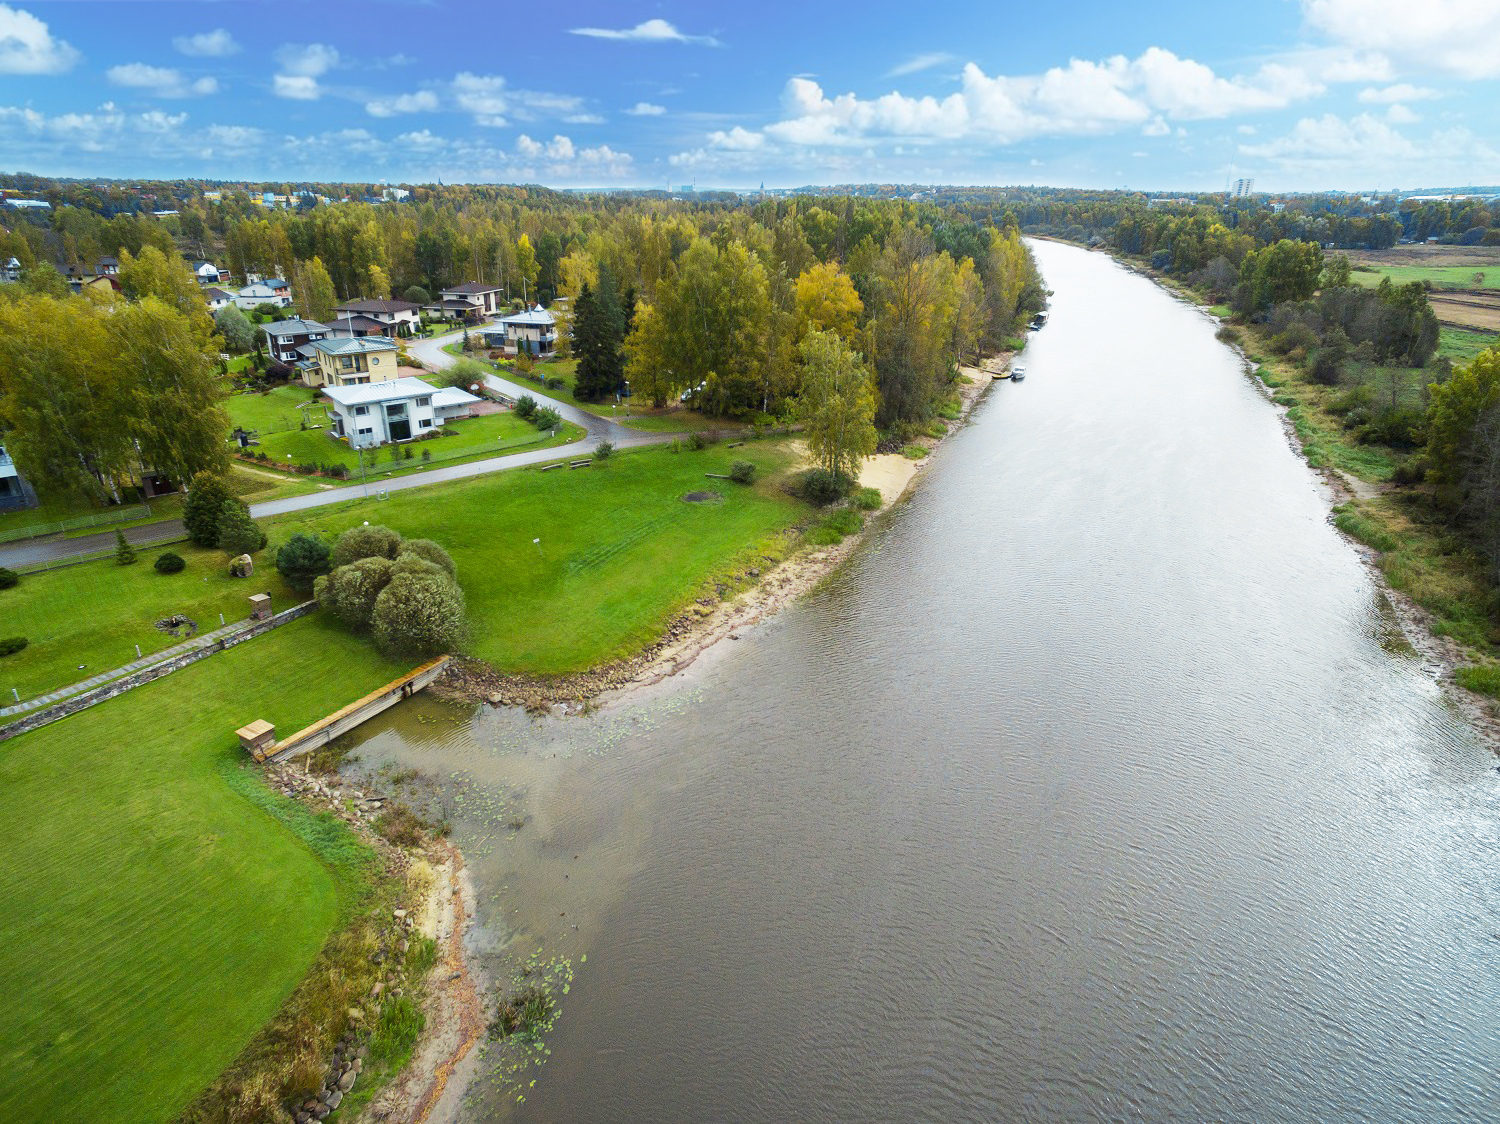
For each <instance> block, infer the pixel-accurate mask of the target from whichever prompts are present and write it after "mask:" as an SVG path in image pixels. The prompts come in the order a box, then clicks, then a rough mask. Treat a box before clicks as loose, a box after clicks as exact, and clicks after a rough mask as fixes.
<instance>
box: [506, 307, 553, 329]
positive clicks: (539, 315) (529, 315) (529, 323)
mask: <svg viewBox="0 0 1500 1124" xmlns="http://www.w3.org/2000/svg"><path fill="white" fill-rule="evenodd" d="M500 323H502V324H515V325H517V326H519V327H525V328H547V327H551V326H552V325H553V324H556V323H557V320H556V318H554V317H553V315H552V313H550V312H548V311H547V310H546V309H545V308H540V307H538V308H528V309H527V310H526V311H525V312H517V313H516V314H515V315H513V316H502V317H500Z"/></svg>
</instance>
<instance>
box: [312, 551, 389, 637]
mask: <svg viewBox="0 0 1500 1124" xmlns="http://www.w3.org/2000/svg"><path fill="white" fill-rule="evenodd" d="M395 573H396V564H395V563H394V562H392V561H391V560H390V559H389V558H379V557H373V556H372V557H369V558H360V559H358V560H356V561H354V562H350V563H349V564H348V565H347V566H340V567H338V568H337V569H335V570H334V571H333V572H332V573H330V574H328V575H327V576H326V577H321V578H318V579H317V580H316V581H314V582H313V594H314V596H316V597H317V599H318V601H319V603H320V604H323V605H326V606H327V607H328V608H330V609H332V610H333V611H334V614H335V615H336V616H337V617H338V618H339V620H341V621H343V622H344V623H345V624H347V625H348V626H349V627H350V628H355V629H360V628H368V627H369V626H370V623H371V621H372V620H373V618H374V615H375V603H376V601H378V600H379V598H380V595H381V594H382V593H384V592H385V589H386V587H387V586H388V585H389V584H390V582H391V579H392V578H393V577H394V576H395Z"/></svg>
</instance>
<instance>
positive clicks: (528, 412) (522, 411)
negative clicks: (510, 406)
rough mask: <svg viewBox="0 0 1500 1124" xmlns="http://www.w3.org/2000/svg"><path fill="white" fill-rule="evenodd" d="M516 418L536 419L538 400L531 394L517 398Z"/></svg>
mask: <svg viewBox="0 0 1500 1124" xmlns="http://www.w3.org/2000/svg"><path fill="white" fill-rule="evenodd" d="M516 417H518V418H528V419H529V418H534V417H536V399H535V398H533V397H532V396H531V395H529V394H523V395H521V397H519V398H517V399H516Z"/></svg>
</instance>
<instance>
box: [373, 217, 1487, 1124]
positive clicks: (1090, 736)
mask: <svg viewBox="0 0 1500 1124" xmlns="http://www.w3.org/2000/svg"><path fill="white" fill-rule="evenodd" d="M1035 250H1036V253H1037V256H1038V259H1039V261H1040V264H1041V266H1042V268H1043V271H1044V273H1045V275H1046V277H1047V281H1048V284H1049V286H1050V287H1051V288H1052V289H1053V290H1054V291H1055V296H1054V297H1053V300H1052V315H1051V322H1050V324H1049V325H1048V326H1047V327H1046V328H1045V329H1044V330H1043V331H1041V332H1040V333H1037V334H1036V335H1035V336H1033V337H1032V343H1031V345H1030V346H1029V348H1028V350H1027V352H1026V354H1025V356H1024V357H1023V361H1024V362H1025V364H1026V366H1027V368H1028V373H1029V377H1028V378H1027V379H1026V381H1025V382H1024V383H1019V384H1010V383H1002V384H999V385H997V386H996V387H995V388H994V389H993V390H992V391H991V392H990V393H989V394H988V395H987V397H986V398H985V399H984V400H982V401H981V403H980V405H979V406H978V408H977V409H976V411H975V412H974V414H973V415H972V419H971V421H970V423H969V424H968V425H966V426H965V427H964V428H963V429H962V430H961V431H960V432H958V433H956V434H954V435H953V436H952V437H951V438H950V439H949V440H948V441H947V442H945V443H944V445H943V446H942V448H941V449H940V450H939V452H938V453H937V455H936V456H935V457H934V458H933V462H932V464H931V465H930V466H929V467H928V468H927V469H926V470H925V471H924V473H923V474H922V476H921V477H920V479H919V481H918V483H917V485H916V487H915V489H914V490H913V492H912V494H911V495H910V497H909V499H908V500H907V501H905V502H903V503H901V504H899V505H898V506H897V508H896V509H895V510H894V511H892V512H891V513H890V514H889V515H887V516H884V517H882V522H881V524H880V526H879V529H878V531H877V533H875V534H874V535H873V536H872V537H871V539H870V541H869V542H868V543H867V544H866V545H865V546H864V547H863V548H862V549H861V550H860V551H859V553H858V554H857V555H856V556H855V558H854V560H853V561H852V562H851V564H849V565H848V566H847V567H846V568H845V569H844V570H843V571H841V572H840V574H839V575H838V576H837V577H836V578H835V579H834V580H832V581H831V582H830V583H828V584H827V585H826V586H825V587H824V588H823V589H821V590H820V591H819V592H818V593H817V594H815V595H814V596H812V597H810V598H808V599H807V600H805V601H804V602H802V603H801V604H799V605H797V606H795V607H793V608H792V609H790V610H788V611H787V612H785V613H783V614H782V615H780V616H779V617H778V618H776V619H775V620H773V621H772V622H770V623H769V624H767V625H765V626H762V627H760V628H758V629H755V630H752V631H750V632H748V633H746V635H745V638H744V639H742V640H741V641H740V642H738V643H725V644H722V645H720V646H719V647H718V648H717V649H715V650H713V651H712V652H711V653H710V654H709V656H707V657H706V658H705V659H704V660H702V661H700V664H699V665H697V666H695V667H694V668H693V669H692V670H691V671H690V672H689V673H688V674H687V675H686V676H684V677H681V678H679V679H678V680H674V681H672V682H670V683H668V684H666V685H664V686H663V687H660V688H656V689H654V690H653V691H652V692H650V693H648V694H646V695H643V696H640V697H637V698H634V699H632V700H630V701H629V702H628V703H626V704H624V705H621V706H616V707H612V708H609V709H607V710H605V711H604V712H602V713H601V714H598V715H595V716H592V717H575V718H568V719H549V720H545V721H536V720H533V719H530V718H527V717H526V716H525V715H523V714H518V713H510V712H501V711H494V710H490V709H484V710H482V711H469V710H467V709H460V708H455V707H452V706H449V705H447V704H443V703H440V702H437V701H435V700H426V699H419V700H415V701H414V702H412V703H409V704H405V705H404V706H403V707H401V708H397V710H396V711H393V712H392V713H391V715H390V716H388V717H387V718H385V719H383V720H381V721H380V722H378V723H372V724H371V725H370V726H369V727H367V728H366V730H365V731H364V732H363V734H362V741H363V744H362V745H361V747H360V749H359V753H360V755H361V757H362V759H363V762H364V765H365V767H367V768H374V767H377V766H383V767H386V768H388V769H389V768H395V767H407V766H414V767H417V768H420V769H423V770H425V771H426V772H428V773H429V774H430V775H432V776H433V777H434V778H436V780H437V782H438V785H439V792H440V794H441V795H440V798H441V800H442V802H443V803H444V804H445V805H446V806H447V807H448V809H449V810H450V811H451V813H452V815H453V823H454V837H455V839H456V840H457V841H458V842H459V843H460V844H461V845H462V847H463V848H464V849H465V851H466V853H467V854H468V855H469V858H470V864H471V869H472V871H473V873H474V876H475V879H476V886H477V889H478V893H479V898H480V909H479V921H480V929H479V931H478V939H479V941H480V942H481V944H482V945H483V946H484V948H485V951H486V956H487V957H488V958H489V960H490V962H491V963H492V964H494V965H496V966H499V965H503V964H505V963H506V962H507V961H506V957H507V956H516V955H524V954H525V953H527V952H530V951H532V950H534V949H537V948H541V949H542V950H544V951H545V952H546V953H547V954H548V955H559V956H564V957H566V958H568V959H569V960H570V962H571V963H572V964H573V967H574V978H573V982H572V986H571V988H570V990H569V993H568V994H567V996H566V997H565V998H563V1001H562V1008H561V1013H560V1017H559V1018H558V1021H557V1025H556V1028H555V1030H554V1032H553V1033H552V1035H551V1036H550V1037H549V1039H548V1045H549V1046H550V1048H551V1050H552V1054H551V1057H550V1060H549V1061H548V1062H547V1063H546V1064H545V1065H544V1066H541V1067H540V1068H535V1069H531V1070H527V1071H524V1072H522V1073H520V1074H519V1076H518V1075H517V1074H515V1073H514V1072H512V1071H511V1070H508V1069H505V1068H504V1067H499V1066H498V1062H497V1058H498V1055H493V1056H491V1058H490V1059H489V1060H488V1061H487V1062H486V1066H487V1067H488V1068H487V1069H485V1070H484V1072H485V1074H486V1076H485V1077H484V1078H483V1079H481V1080H480V1081H479V1082H478V1083H477V1084H476V1086H475V1087H474V1088H473V1090H472V1091H471V1096H470V1099H469V1101H468V1103H467V1106H466V1108H465V1111H464V1117H465V1118H466V1119H472V1120H490V1119H495V1118H497V1117H500V1116H505V1117H506V1118H510V1119H515V1120H519V1121H549V1122H551V1121H556V1122H561V1121H619V1120H664V1121H699V1120H742V1121H784V1120H891V1121H896V1120H901V1121H905V1120H964V1121H993V1120H1016V1119H1029V1120H1060V1119H1070V1120H1076V1119H1116V1120H1118V1119H1142V1120H1171V1119H1179V1120H1206V1119H1213V1120H1245V1121H1264V1120H1272V1119H1276V1120H1308V1121H1312V1120H1324V1121H1326V1120H1356V1119H1362V1120H1382V1121H1387V1120H1412V1121H1417V1120H1421V1121H1431V1120H1462V1119H1468V1120H1481V1119H1493V1118H1494V1117H1495V1116H1496V1115H1497V1113H1500V1088H1497V1081H1496V1074H1497V1073H1500V1031H1497V1026H1500V1003H1497V999H1500V895H1497V879H1496V871H1497V868H1500V838H1497V831H1496V823H1497V806H1496V805H1497V795H1500V775H1497V773H1496V768H1495V760H1494V758H1493V757H1492V756H1491V755H1490V754H1489V753H1488V752H1487V751H1486V750H1485V749H1484V748H1483V747H1482V746H1481V745H1480V743H1479V742H1478V739H1477V738H1476V737H1475V735H1474V733H1473V732H1472V730H1470V729H1469V728H1468V727H1467V726H1466V725H1465V723H1464V722H1463V721H1462V719H1461V718H1460V717H1459V716H1458V715H1457V714H1456V713H1454V712H1453V711H1452V710H1451V709H1450V708H1449V707H1448V706H1447V705H1445V702H1444V699H1443V696H1442V694H1441V692H1440V690H1439V689H1438V687H1437V685H1436V683H1435V681H1434V678H1433V676H1432V674H1431V671H1430V669H1427V668H1424V667H1423V666H1422V665H1421V663H1420V661H1419V660H1418V659H1417V658H1415V657H1414V656H1413V655H1411V653H1410V651H1409V650H1408V649H1405V648H1404V646H1403V645H1402V644H1401V643H1400V642H1399V639H1398V634H1396V633H1394V631H1393V627H1392V625H1391V623H1390V614H1389V612H1388V609H1387V608H1386V607H1385V605H1384V600H1383V598H1382V596H1381V594H1380V592H1379V590H1378V588H1377V587H1376V586H1375V584H1374V583H1373V582H1372V580H1371V578H1370V576H1369V575H1368V574H1367V572H1366V571H1365V569H1364V568H1363V566H1362V564H1361V562H1360V561H1359V559H1358V557H1357V556H1356V554H1355V552H1354V551H1353V549H1351V547H1350V546H1349V545H1348V544H1347V543H1346V542H1344V541H1343V540H1342V539H1341V538H1340V537H1339V535H1338V534H1337V533H1336V532H1335V531H1334V530H1333V529H1332V528H1331V527H1330V526H1329V524H1328V520H1327V515H1328V497H1327V495H1326V493H1325V490H1324V488H1323V486H1322V484H1321V483H1320V482H1319V481H1318V480H1317V479H1316V477H1315V476H1314V475H1313V474H1312V473H1311V472H1310V471H1309V470H1308V469H1307V467H1306V466H1305V465H1304V464H1303V463H1302V462H1301V460H1300V459H1298V457H1297V456H1296V455H1295V454H1294V452H1293V451H1292V450H1291V448H1290V447H1289V445H1288V442H1287V439H1286V436H1285V435H1284V433H1283V431H1282V428H1281V424H1280V422H1279V420H1278V418H1277V415H1276V411H1275V409H1274V408H1273V407H1272V406H1271V404H1270V403H1268V402H1267V401H1266V398H1265V396H1264V394H1263V393H1262V392H1261V391H1260V390H1259V389H1258V388H1257V386H1256V385H1255V384H1254V383H1253V382H1252V381H1251V379H1250V378H1248V377H1247V376H1246V375H1245V374H1244V373H1243V372H1242V371H1241V369H1240V365H1239V363H1238V361H1237V359H1236V358H1235V357H1234V356H1233V355H1232V354H1231V353H1230V352H1229V351H1228V350H1227V349H1225V348H1224V347H1222V346H1221V345H1220V344H1218V343H1217V342H1216V340H1215V339H1214V325H1213V323H1212V322H1211V321H1210V320H1209V319H1208V318H1206V317H1205V316H1203V315H1202V314H1201V313H1199V312H1198V311H1196V310H1195V309H1193V308H1191V307H1189V306H1187V305H1184V304H1182V303H1179V302H1178V301H1175V300H1173V299H1172V298H1171V297H1170V296H1168V295H1167V294H1165V293H1164V292H1162V291H1161V290H1160V289H1158V288H1157V287H1155V286H1154V285H1152V284H1151V283H1150V282H1148V281H1146V280H1145V279H1143V278H1140V277H1138V276H1136V275H1134V274H1132V273H1130V272H1128V271H1126V270H1124V269H1122V268H1120V267H1119V266H1117V265H1116V264H1114V263H1113V262H1111V261H1110V260H1109V259H1108V258H1107V257H1105V256H1103V255H1099V254H1090V253H1086V252H1084V251H1081V250H1078V249H1074V248H1070V247H1066V246H1061V245H1055V244H1049V243H1038V244H1036V246H1035ZM523 823H524V826H519V825H521V824H523ZM532 1080H534V1081H535V1086H534V1087H532V1086H530V1084H529V1082H530V1081H532ZM518 1090H519V1091H520V1093H522V1094H523V1095H524V1097H525V1100H524V1103H517V1100H516V1096H517V1092H518Z"/></svg>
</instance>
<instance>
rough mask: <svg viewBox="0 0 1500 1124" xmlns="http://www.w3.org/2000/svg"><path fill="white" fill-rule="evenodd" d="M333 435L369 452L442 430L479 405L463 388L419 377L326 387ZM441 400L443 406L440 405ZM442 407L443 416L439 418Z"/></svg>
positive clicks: (325, 392)
mask: <svg viewBox="0 0 1500 1124" xmlns="http://www.w3.org/2000/svg"><path fill="white" fill-rule="evenodd" d="M323 394H324V396H325V397H327V399H328V400H329V402H330V403H332V405H331V407H330V417H331V419H332V421H333V428H332V433H333V435H334V436H335V437H341V438H343V439H344V440H346V441H348V442H349V447H350V448H351V449H368V448H371V447H372V446H375V445H381V444H384V443H385V442H387V441H410V440H411V439H412V438H414V437H421V436H422V435H423V434H425V433H429V432H431V431H432V430H433V429H435V428H437V427H440V426H441V425H442V424H443V422H444V421H445V420H447V417H453V416H461V415H459V414H458V413H457V411H459V410H462V411H463V412H464V413H467V411H468V408H469V406H470V404H472V403H474V402H477V401H479V399H477V398H475V397H474V395H472V394H470V393H469V392H468V391H465V390H456V389H452V388H449V389H444V390H437V389H435V388H434V387H432V386H429V385H428V384H427V383H425V382H423V381H422V380H421V379H414V378H400V379H391V380H390V381H388V382H373V383H362V384H360V385H357V386H326V387H324V388H323ZM440 401H441V405H440V404H439V402H440ZM439 409H441V410H443V411H444V414H442V415H440V414H439Z"/></svg>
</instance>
